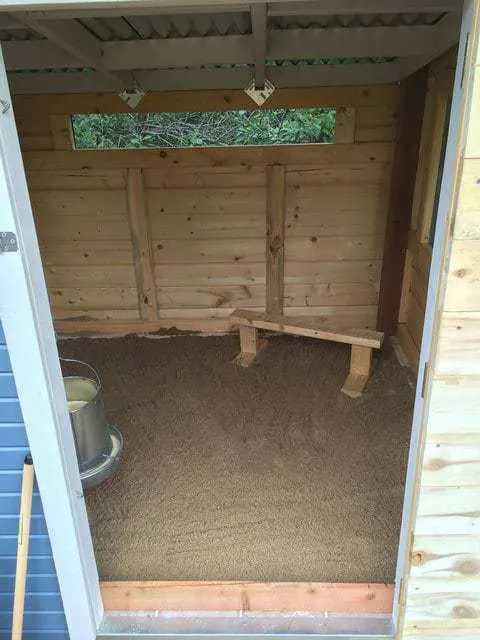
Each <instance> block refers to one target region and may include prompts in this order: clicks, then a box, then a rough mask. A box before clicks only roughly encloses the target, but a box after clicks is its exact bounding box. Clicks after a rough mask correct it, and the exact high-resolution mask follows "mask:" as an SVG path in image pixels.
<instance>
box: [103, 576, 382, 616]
mask: <svg viewBox="0 0 480 640" xmlns="http://www.w3.org/2000/svg"><path fill="white" fill-rule="evenodd" d="M100 587H101V591H102V597H103V605H104V607H105V610H106V611H151V610H156V611H256V612H268V611H270V612H273V611H275V612H289V611H302V612H308V613H339V614H361V615H364V614H388V613H391V611H392V606H393V589H394V585H392V584H368V583H359V584H355V583H344V584H343V583H321V582H156V581H155V582H101V583H100Z"/></svg>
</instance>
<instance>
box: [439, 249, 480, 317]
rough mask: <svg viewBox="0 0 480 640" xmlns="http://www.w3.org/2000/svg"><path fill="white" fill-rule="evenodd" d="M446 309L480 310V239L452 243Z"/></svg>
mask: <svg viewBox="0 0 480 640" xmlns="http://www.w3.org/2000/svg"><path fill="white" fill-rule="evenodd" d="M444 309H445V311H480V239H475V240H455V241H454V242H453V244H452V251H451V257H450V267H449V272H448V280H447V291H446V294H445V302H444Z"/></svg>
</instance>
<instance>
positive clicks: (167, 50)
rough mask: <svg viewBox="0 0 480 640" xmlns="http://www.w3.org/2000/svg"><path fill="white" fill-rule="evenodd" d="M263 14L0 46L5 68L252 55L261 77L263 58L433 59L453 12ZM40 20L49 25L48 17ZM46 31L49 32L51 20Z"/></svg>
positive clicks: (134, 64) (111, 66) (449, 32)
mask: <svg viewBox="0 0 480 640" xmlns="http://www.w3.org/2000/svg"><path fill="white" fill-rule="evenodd" d="M263 22H264V21H263V19H260V20H259V22H258V23H257V27H256V30H255V32H254V35H242V36H238V35H233V36H207V37H204V38H165V39H160V38H159V39H152V40H130V41H115V42H100V41H98V40H96V38H94V37H93V36H90V34H89V33H88V32H87V31H86V30H84V29H83V32H85V33H87V35H88V36H89V39H90V38H93V40H94V43H95V44H94V48H93V49H92V50H85V48H82V46H81V44H82V43H80V44H79V41H78V39H77V40H75V39H74V38H73V37H72V38H71V39H70V42H68V43H63V46H62V45H61V42H62V40H59V39H58V38H57V39H56V41H55V42H54V41H46V40H29V41H9V42H5V43H3V52H4V57H5V64H6V66H7V69H9V70H13V69H16V70H20V69H55V68H69V67H79V66H82V64H79V63H78V62H77V61H78V60H79V59H80V60H81V61H82V62H83V65H86V66H91V67H94V68H96V69H98V70H99V71H103V72H111V74H112V75H115V76H116V77H117V78H118V77H119V74H120V72H122V71H125V70H131V71H133V70H141V69H158V68H182V67H189V66H197V67H198V66H202V65H208V64H252V63H255V68H256V72H257V76H258V77H256V82H257V83H259V82H260V83H261V82H262V79H263V77H264V75H263V74H264V72H265V70H264V65H265V58H266V59H267V60H268V59H270V60H281V59H287V60H302V59H315V58H356V57H367V58H368V57H390V56H391V57H404V56H408V57H409V58H412V57H416V58H421V59H422V60H423V59H427V60H432V59H433V58H436V57H437V56H438V55H440V54H441V53H443V51H444V50H446V49H448V48H449V47H450V46H452V44H455V42H456V40H457V39H458V25H459V18H458V16H456V15H454V14H451V15H449V16H446V17H445V18H444V19H443V20H442V21H441V22H440V23H439V24H438V25H435V26H416V27H403V26H402V27H354V28H351V29H347V28H340V29H288V30H287V29H283V30H282V29H278V30H273V31H269V32H268V33H267V32H266V31H265V29H262V28H261V27H262V26H263ZM54 23H55V25H58V24H59V23H60V24H63V25H64V27H65V29H64V30H63V31H64V32H65V33H67V31H68V30H67V27H69V26H71V25H74V28H75V31H76V32H78V30H77V28H76V26H80V25H77V23H75V22H73V21H72V22H71V23H69V22H67V23H64V22H62V21H54ZM41 24H43V23H41ZM45 24H48V25H50V21H48V22H47V21H46V22H45ZM75 25H76V26H75ZM80 28H81V27H80ZM48 32H49V33H50V34H51V33H52V30H51V28H49V30H48ZM44 33H47V31H46V30H45V31H44ZM73 35H74V34H73V33H72V36H73ZM83 44H85V42H84V41H83ZM99 52H100V53H99ZM262 65H263V71H262ZM420 66H422V65H421V64H420ZM113 72H114V73H113Z"/></svg>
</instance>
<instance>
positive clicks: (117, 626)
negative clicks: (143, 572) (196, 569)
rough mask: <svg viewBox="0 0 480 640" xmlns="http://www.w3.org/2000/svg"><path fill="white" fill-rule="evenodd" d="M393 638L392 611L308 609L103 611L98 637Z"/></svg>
mask: <svg viewBox="0 0 480 640" xmlns="http://www.w3.org/2000/svg"><path fill="white" fill-rule="evenodd" d="M144 637H149V638H151V639H152V640H153V639H155V638H157V639H160V638H161V639H162V640H168V639H169V638H171V639H172V640H183V639H185V640H196V639H198V640H205V639H206V638H212V639H213V638H218V639H222V638H225V639H227V638H228V639H231V638H234V639H235V640H250V639H251V638H258V637H260V638H271V639H272V640H274V639H275V640H278V639H280V638H281V639H282V640H296V639H298V640H301V639H304V638H318V639H319V640H320V639H321V640H340V639H342V640H355V639H359V638H361V639H362V640H393V638H394V631H393V627H392V616H391V614H375V615H345V614H329V613H308V612H300V611H298V612H296V611H290V612H284V613H264V612H250V611H249V612H244V611H161V612H160V611H134V612H133V611H107V612H106V614H105V617H104V619H103V622H102V624H101V626H100V629H99V631H98V635H97V638H98V640H114V639H115V638H130V639H132V640H134V639H136V638H144Z"/></svg>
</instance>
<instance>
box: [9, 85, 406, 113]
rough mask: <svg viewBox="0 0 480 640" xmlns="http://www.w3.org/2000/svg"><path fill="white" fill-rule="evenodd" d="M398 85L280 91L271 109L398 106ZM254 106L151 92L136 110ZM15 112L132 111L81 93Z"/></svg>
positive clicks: (27, 99)
mask: <svg viewBox="0 0 480 640" xmlns="http://www.w3.org/2000/svg"><path fill="white" fill-rule="evenodd" d="M397 97H398V86H397V85H394V84H392V85H372V86H348V87H315V88H303V89H277V90H276V91H275V93H274V94H273V95H272V96H271V97H270V100H269V103H268V106H269V107H270V108H271V109H279V108H282V109H285V108H298V107H303V108H311V107H341V106H347V105H358V106H369V105H390V106H395V105H396V104H397ZM251 108H252V102H251V100H250V98H249V97H248V96H246V95H245V93H244V92H243V91H238V90H237V91H166V92H164V91H162V92H154V91H152V92H148V93H147V94H146V95H145V96H144V98H143V99H142V101H141V102H140V104H139V105H138V107H137V110H138V111H140V112H144V113H148V112H149V111H153V112H156V111H165V112H177V111H228V110H232V109H251ZM14 110H15V113H16V114H17V118H25V119H26V120H30V119H31V118H32V116H33V114H36V115H37V116H38V117H39V118H40V117H47V118H48V116H50V115H52V114H60V115H68V114H71V113H95V112H98V113H130V112H131V109H130V107H129V106H128V105H127V104H126V103H125V102H124V101H123V100H121V99H120V98H119V96H118V94H115V93H113V94H108V93H107V94H98V93H90V94H87V93H81V94H70V95H66V94H63V95H16V96H14Z"/></svg>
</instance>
